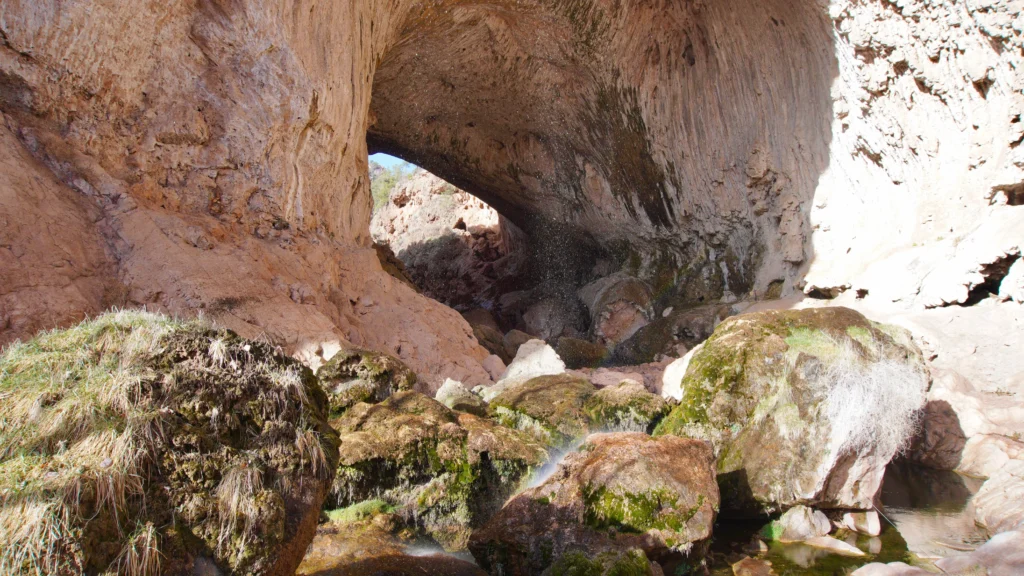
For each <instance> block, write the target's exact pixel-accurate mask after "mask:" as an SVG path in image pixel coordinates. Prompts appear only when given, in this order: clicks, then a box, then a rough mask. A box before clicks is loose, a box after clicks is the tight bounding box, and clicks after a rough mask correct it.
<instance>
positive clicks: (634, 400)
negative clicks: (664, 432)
mask: <svg viewBox="0 0 1024 576" xmlns="http://www.w3.org/2000/svg"><path fill="white" fill-rule="evenodd" d="M583 411H584V413H586V415H587V419H588V421H589V422H590V424H589V426H590V428H591V429H592V430H605V431H630V432H650V431H651V430H652V429H653V428H654V426H655V425H656V424H657V423H658V422H659V421H660V420H661V418H662V417H664V416H665V415H666V414H668V412H669V405H668V402H666V401H665V399H664V398H662V397H661V396H658V395H657V394H652V393H650V392H648V391H647V389H646V388H644V386H643V385H642V384H639V383H637V382H629V381H626V382H620V383H619V384H616V385H614V386H608V387H605V388H602V389H601V390H598V391H597V392H596V393H595V394H594V395H592V396H590V397H589V398H587V400H586V401H585V402H584V404H583Z"/></svg>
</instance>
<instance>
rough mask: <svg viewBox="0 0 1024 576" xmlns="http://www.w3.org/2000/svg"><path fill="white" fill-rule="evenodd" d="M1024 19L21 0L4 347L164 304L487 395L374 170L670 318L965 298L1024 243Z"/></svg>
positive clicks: (615, 7) (1, 157)
mask: <svg viewBox="0 0 1024 576" xmlns="http://www.w3.org/2000/svg"><path fill="white" fill-rule="evenodd" d="M1020 12H1021V10H1020V4H1019V2H1012V1H985V2H972V3H965V2H953V1H950V0H943V1H941V2H931V3H926V2H923V1H921V0H906V1H904V2H898V3H890V2H886V1H882V0H878V1H864V2H860V1H857V2H854V1H847V0H833V1H832V2H819V1H812V0H801V1H799V2H789V1H783V0H767V1H753V0H691V1H686V2H677V1H670V0H651V1H645V2H627V1H623V0H519V1H504V0H496V1H489V2H478V1H465V0H365V1H358V2H349V1H337V2H323V1H319V2H318V1H313V0H299V1H289V2H285V1H283V0H277V1H275V0H175V1H162V0H161V1H157V0H151V1H145V2H129V1H127V0H100V1H95V0H93V1H86V0H76V1H70V2H69V1H67V0H6V1H5V2H3V3H2V4H0V110H2V111H3V116H4V127H3V129H2V130H0V138H2V143H0V227H2V230H3V232H2V235H0V342H7V341H10V340H12V339H14V338H20V337H25V336H28V335H30V334H32V333H34V332H35V331H37V330H39V329H42V328H49V327H53V326H58V325H66V324H68V323H70V322H74V321H76V320H78V319H80V318H82V317H83V316H85V315H90V314H96V313H98V312H100V311H102V310H104V309H106V308H108V307H110V306H113V305H116V306H131V307H141V306H145V307H148V308H150V309H157V310H162V311H167V312H171V313H176V314H194V313H196V312H203V313H204V314H207V315H209V316H212V317H214V318H215V319H216V320H217V321H218V322H220V323H222V324H223V325H225V326H227V327H230V328H233V329H235V330H237V331H239V332H240V333H242V334H243V335H246V336H261V335H262V336H265V337H267V338H269V339H270V340H271V341H273V342H275V343H279V344H281V345H283V346H285V347H286V348H288V349H289V350H290V351H292V352H293V353H295V354H297V355H298V356H300V357H305V358H307V359H315V357H316V356H323V355H329V354H330V353H331V352H332V349H336V348H337V346H338V345H339V344H340V343H346V342H350V343H354V344H357V345H362V346H367V347H371V348H376V349H381V350H387V351H390V352H392V353H395V354H397V355H398V356H400V357H402V358H403V359H405V360H406V361H407V362H408V363H409V364H410V365H411V366H412V367H413V368H414V369H416V370H417V371H418V372H420V373H421V374H422V375H423V376H424V377H425V378H427V379H429V380H431V381H433V380H441V379H443V377H447V376H450V377H453V378H461V379H462V380H463V381H466V382H468V383H474V382H476V381H485V380H488V379H489V378H488V376H487V373H486V372H485V371H484V370H483V369H482V368H481V366H480V362H481V360H482V359H483V358H485V357H486V356H487V352H486V351H485V350H484V349H483V348H481V347H480V346H479V345H478V344H477V343H476V341H475V340H474V339H473V337H472V332H471V330H470V328H469V326H468V325H467V324H466V323H465V322H464V321H463V320H462V319H461V318H460V317H459V315H458V314H457V313H455V312H454V311H452V310H450V309H448V308H446V307H444V306H441V305H440V304H438V303H436V302H433V301H431V300H429V299H427V298H425V297H423V296H420V295H419V294H417V293H415V291H413V290H412V289H410V288H408V287H407V286H406V285H404V284H402V283H401V282H398V281H396V280H395V279H394V278H392V277H391V276H389V275H387V274H386V273H384V272H383V271H382V270H381V267H380V264H379V262H378V260H377V257H376V255H375V252H374V251H373V250H372V248H371V245H370V244H371V242H370V237H369V232H368V225H369V220H370V215H371V200H370V194H369V183H368V177H367V153H368V151H385V152H389V153H392V154H397V155H400V156H402V157H404V158H406V159H408V160H411V161H413V162H416V163H417V164H419V165H421V166H423V167H426V168H428V169H429V170H431V171H433V172H434V173H436V174H438V175H440V176H442V177H444V178H446V179H448V180H449V181H451V182H453V183H455V184H457V185H459V186H461V187H463V188H465V189H467V190H470V191H472V192H473V193H474V194H476V195H478V196H479V197H480V198H482V199H484V200H486V201H487V202H488V203H490V204H491V205H492V206H494V207H495V208H497V209H498V210H499V211H500V212H501V213H502V214H503V215H504V216H506V217H507V218H509V219H510V220H512V221H513V222H515V223H516V224H518V225H519V226H520V227H521V228H523V230H525V231H526V232H527V234H529V235H530V236H531V237H535V238H540V239H544V238H550V242H552V243H554V248H552V251H553V252H558V251H559V250H566V251H573V250H577V249H578V248H579V249H585V250H589V251H596V252H600V253H602V254H605V255H608V256H609V257H612V258H614V259H616V261H617V262H620V263H624V264H626V265H628V266H630V267H631V271H632V272H633V273H635V274H637V275H639V276H641V277H643V278H644V279H645V280H647V281H648V282H649V283H650V284H651V285H652V286H653V287H654V289H655V292H656V294H657V295H658V296H659V298H662V299H663V303H665V304H669V303H673V304H677V305H684V304H686V303H693V302H698V301H716V300H725V301H734V300H735V299H758V298H761V297H763V296H764V295H765V294H766V293H767V292H768V291H769V286H775V290H776V291H777V294H778V295H782V296H786V295H789V294H793V293H798V292H800V291H813V290H819V291H825V292H828V291H832V292H835V291H837V290H843V289H850V290H851V291H853V290H859V291H863V294H865V295H869V296H868V298H869V299H873V300H874V301H877V302H878V304H879V305H880V306H881V305H884V306H889V307H892V306H896V307H898V308H900V309H903V310H921V309H924V308H926V307H934V306H942V305H945V304H950V303H959V302H964V301H966V300H967V298H968V293H969V291H970V289H971V288H972V287H974V286H976V285H978V284H980V283H982V282H983V281H984V278H982V276H983V274H982V273H983V267H984V265H986V264H990V263H992V262H995V261H997V260H999V259H1000V258H1003V257H1005V256H1006V255H1008V254H1014V253H1019V252H1020V250H1021V246H1024V230H1022V226H1021V225H1020V222H1021V221H1022V218H1021V217H1022V213H1021V210H1024V208H1020V207H1019V206H1018V205H1017V204H1019V198H1020V189H1021V186H1022V183H1024V148H1022V147H1020V146H1019V145H1020V143H1021V139H1022V137H1024V122H1021V115H1022V113H1024V96H1022V93H1021V90H1022V88H1024V72H1022V71H1021V65H1022V63H1024V56H1022V28H1024V23H1022V16H1021V15H1020ZM580 247H582V248H580ZM1014 251H1016V252H1014ZM779 281H781V289H780V288H779V285H780V282H779Z"/></svg>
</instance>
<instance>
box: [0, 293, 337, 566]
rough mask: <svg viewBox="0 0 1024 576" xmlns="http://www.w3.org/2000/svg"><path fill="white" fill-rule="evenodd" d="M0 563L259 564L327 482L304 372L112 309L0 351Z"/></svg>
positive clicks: (200, 330) (204, 334) (175, 325)
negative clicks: (289, 513) (308, 491)
mask: <svg viewBox="0 0 1024 576" xmlns="http://www.w3.org/2000/svg"><path fill="white" fill-rule="evenodd" d="M0 399H2V402H0V542H2V543H3V544H2V546H0V573H3V574H81V573H102V572H108V571H114V572H118V573H126V574H155V573H159V572H171V573H174V572H180V571H182V570H183V569H184V568H183V567H181V566H180V565H179V564H180V563H181V562H185V561H186V559H187V558H188V557H189V553H188V551H189V550H193V549H195V548H196V547H199V548H201V549H203V550H206V551H207V552H205V553H206V554H213V556H214V559H215V560H216V562H217V563H218V564H221V565H222V566H224V567H227V568H229V569H230V570H232V571H237V572H244V573H254V574H259V573H263V572H264V571H265V570H267V569H269V568H270V567H271V566H272V565H273V563H274V562H275V561H276V555H277V552H278V551H279V550H280V546H281V545H282V544H284V543H285V542H286V541H287V539H288V538H289V537H291V535H289V534H286V533H285V514H286V512H285V510H286V501H287V500H289V499H291V498H292V493H293V492H292V491H293V489H294V487H296V486H297V485H298V484H299V482H298V481H299V480H300V479H301V480H302V481H303V482H310V481H313V482H316V481H319V482H321V483H322V484H326V483H328V482H329V478H330V476H331V474H332V473H333V469H334V466H335V458H336V454H337V452H336V447H335V444H334V443H335V442H336V440H335V435H334V433H333V431H331V430H330V428H329V427H328V426H327V423H326V417H325V416H326V414H325V407H326V398H325V397H324V395H323V392H322V391H321V390H320V388H319V386H317V384H316V379H315V377H314V376H313V374H312V373H311V372H310V371H309V370H308V369H307V368H305V367H303V366H302V365H300V364H298V363H297V362H295V361H293V360H291V359H289V358H287V357H285V356H284V355H282V354H280V353H278V352H276V351H275V350H274V349H273V347H271V346H269V345H266V344H263V343H259V342H252V341H246V340H243V339H241V338H239V337H238V336H236V335H235V334H233V333H231V332H229V331H227V330H216V329H213V328H211V327H209V326H207V325H205V324H204V323H202V322H200V321H177V320H172V319H169V318H166V317H163V316H159V315H156V314H150V313H146V312H129V311H122V312H114V313H111V314H107V315H104V316H101V317H99V318H97V319H95V320H89V321H86V322H82V323H81V324H79V325H77V326H74V327H71V328H69V329H67V330H56V331H51V332H45V333H42V334H40V335H39V336H37V337H36V338H34V339H32V340H30V341H28V342H24V343H15V344H13V345H11V346H10V347H9V348H7V349H6V350H4V351H3V352H2V354H0Z"/></svg>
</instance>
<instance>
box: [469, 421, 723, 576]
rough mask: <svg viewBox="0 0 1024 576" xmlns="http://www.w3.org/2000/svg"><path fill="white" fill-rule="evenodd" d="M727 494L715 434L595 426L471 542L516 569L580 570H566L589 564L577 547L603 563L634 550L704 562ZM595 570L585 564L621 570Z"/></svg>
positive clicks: (496, 563)
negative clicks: (720, 481)
mask: <svg viewBox="0 0 1024 576" xmlns="http://www.w3.org/2000/svg"><path fill="white" fill-rule="evenodd" d="M718 501H719V500H718V486H717V484H716V483H715V469H714V456H713V454H712V452H711V447H710V446H709V445H708V444H707V443H706V442H703V441H700V440H690V439H684V438H677V437H672V436H668V437H662V438H653V437H651V436H648V435H646V434H641V433H625V432H623V433H612V434H594V435H592V436H590V437H588V438H587V441H586V443H585V444H584V445H583V446H581V447H580V450H579V452H574V453H571V454H569V455H568V456H566V458H565V460H564V461H563V462H562V464H560V465H559V467H558V469H557V470H556V471H555V472H554V474H553V475H552V476H551V477H550V478H549V479H548V480H547V481H545V482H544V483H543V484H541V485H540V486H537V487H535V488H531V489H529V490H526V491H524V492H522V493H521V494H518V495H517V496H515V497H514V498H513V499H512V500H510V501H509V502H508V503H507V504H506V505H505V507H504V508H502V509H501V511H500V512H499V513H498V514H496V515H495V516H494V518H492V519H491V520H490V521H489V522H488V523H487V524H486V525H485V526H484V527H483V528H481V529H480V530H478V531H476V532H474V533H473V536H472V539H471V540H470V545H469V549H470V551H471V552H472V553H473V557H474V558H476V560H477V562H478V563H479V564H480V565H481V566H482V567H484V569H485V570H487V571H488V572H489V573H491V574H505V575H508V576H515V575H520V574H523V575H525V574H540V573H545V574H550V573H557V572H545V570H549V569H550V570H552V571H554V570H562V572H561V573H566V574H574V573H577V572H572V571H566V570H567V569H568V568H569V567H572V566H581V567H584V568H586V567H587V565H585V564H584V563H581V562H580V561H579V560H580V558H581V557H580V556H578V555H575V554H582V555H583V556H585V557H586V558H589V559H591V561H595V562H596V561H597V560H598V559H600V558H601V556H602V555H603V554H608V553H611V554H613V555H621V554H622V553H623V552H626V551H629V550H639V551H642V552H643V553H644V555H645V557H646V559H648V560H649V561H650V560H657V561H659V562H662V561H671V562H675V563H682V562H685V563H688V564H689V565H690V566H691V567H696V566H699V565H700V563H701V562H702V558H703V556H704V554H705V553H706V550H707V546H708V544H709V543H710V539H711V530H712V526H713V524H714V521H715V515H716V512H717V509H718ZM620 557H621V556H620ZM598 564H601V567H600V568H601V570H604V569H605V566H604V562H598ZM613 564H614V562H613ZM641 565H642V563H640V562H637V563H636V566H637V567H639V566H641ZM588 569H593V570H594V571H593V572H587V571H584V572H578V573H585V574H590V573H594V574H605V573H608V574H613V573H619V572H610V571H609V572H605V571H598V568H597V566H596V564H595V565H589V568H588ZM624 573H626V574H632V573H640V574H644V573H646V572H624Z"/></svg>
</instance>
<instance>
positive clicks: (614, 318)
mask: <svg viewBox="0 0 1024 576" xmlns="http://www.w3.org/2000/svg"><path fill="white" fill-rule="evenodd" d="M578 294H579V297H580V300H581V301H582V302H583V303H584V304H585V305H586V306H587V310H589V311H590V319H591V320H590V336H591V337H592V338H593V339H594V340H595V341H596V342H598V343H600V344H603V345H604V346H606V347H608V348H609V349H611V348H614V347H615V346H616V345H617V344H618V343H620V342H623V341H625V340H627V339H628V338H629V337H630V336H632V335H633V334H635V333H636V332H637V330H639V329H641V328H643V327H644V326H646V325H647V323H648V322H650V321H651V318H652V317H653V315H654V311H653V308H652V299H651V290H650V288H649V287H648V286H647V284H645V283H644V282H643V281H641V280H639V279H637V278H633V277H632V276H628V275H626V274H624V273H621V272H620V273H616V274H612V275H611V276H606V277H604V278H600V279H598V280H595V281H593V282H591V283H590V284H587V285H586V286H584V287H582V288H580V290H579V292H578Z"/></svg>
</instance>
